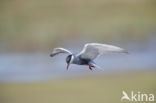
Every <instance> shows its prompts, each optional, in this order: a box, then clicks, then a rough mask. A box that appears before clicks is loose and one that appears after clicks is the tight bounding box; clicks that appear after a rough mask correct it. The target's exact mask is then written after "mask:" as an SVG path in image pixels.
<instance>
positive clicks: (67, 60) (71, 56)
mask: <svg viewBox="0 0 156 103" xmlns="http://www.w3.org/2000/svg"><path fill="white" fill-rule="evenodd" d="M73 59H74V56H73V55H68V56H67V58H66V63H67V70H68V68H69V65H70V64H71V63H72V62H73Z"/></svg>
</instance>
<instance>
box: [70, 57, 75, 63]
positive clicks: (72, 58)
mask: <svg viewBox="0 0 156 103" xmlns="http://www.w3.org/2000/svg"><path fill="white" fill-rule="evenodd" d="M73 60H74V56H73V55H72V57H71V60H70V63H72V62H73Z"/></svg>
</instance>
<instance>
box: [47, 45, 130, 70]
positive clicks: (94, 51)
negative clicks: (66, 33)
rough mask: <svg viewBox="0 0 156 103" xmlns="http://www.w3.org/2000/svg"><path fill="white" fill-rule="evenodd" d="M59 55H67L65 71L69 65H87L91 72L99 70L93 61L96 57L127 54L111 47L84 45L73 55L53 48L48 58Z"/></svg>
mask: <svg viewBox="0 0 156 103" xmlns="http://www.w3.org/2000/svg"><path fill="white" fill-rule="evenodd" d="M61 53H66V54H69V55H68V56H67V57H66V63H67V70H68V68H69V65H70V64H77V65H88V66H89V69H90V70H92V68H99V69H101V68H100V67H99V66H98V65H96V63H95V62H94V61H93V60H94V59H95V58H97V57H98V56H100V55H103V54H105V53H128V52H127V51H126V50H124V49H122V48H120V47H117V46H113V45H108V44H100V43H87V44H85V45H84V47H83V49H82V51H81V52H80V53H77V54H73V53H72V52H70V51H69V50H67V49H64V48H54V49H53V51H52V53H51V54H50V56H51V57H54V56H56V55H57V54H61Z"/></svg>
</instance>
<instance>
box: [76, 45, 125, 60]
mask: <svg viewBox="0 0 156 103" xmlns="http://www.w3.org/2000/svg"><path fill="white" fill-rule="evenodd" d="M105 53H128V52H127V51H126V50H124V49H122V48H120V47H117V46H113V45H107V44H100V43H88V44H85V46H84V48H83V50H82V51H81V52H80V53H79V54H78V55H77V56H79V57H81V58H84V59H90V60H93V59H95V58H96V57H97V56H99V55H102V54H105Z"/></svg>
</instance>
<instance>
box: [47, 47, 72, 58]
mask: <svg viewBox="0 0 156 103" xmlns="http://www.w3.org/2000/svg"><path fill="white" fill-rule="evenodd" d="M60 53H67V54H72V52H70V51H69V50H67V49H64V48H54V49H53V51H52V53H51V54H50V56H51V57H53V56H55V55H57V54H60Z"/></svg>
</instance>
